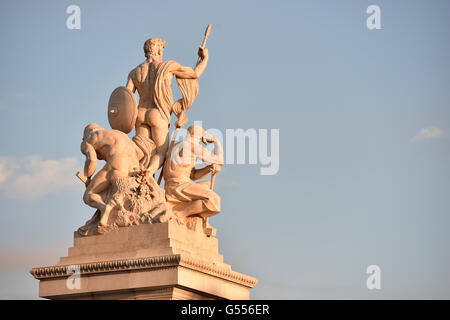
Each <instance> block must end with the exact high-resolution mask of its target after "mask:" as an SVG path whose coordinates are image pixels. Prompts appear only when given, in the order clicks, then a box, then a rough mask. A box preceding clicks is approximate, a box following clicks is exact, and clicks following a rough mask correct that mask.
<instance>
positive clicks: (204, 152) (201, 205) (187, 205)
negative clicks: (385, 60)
mask: <svg viewBox="0 0 450 320" xmlns="http://www.w3.org/2000/svg"><path fill="white" fill-rule="evenodd" d="M213 142H214V153H212V152H210V151H209V150H208V149H206V148H205V147H204V146H202V143H203V144H207V143H213ZM197 159H200V160H202V161H203V162H209V163H211V164H210V165H208V166H206V167H204V168H202V169H196V168H195V162H196V160H197ZM223 164H224V161H223V149H222V146H221V145H220V143H219V141H218V140H217V139H216V138H215V137H214V136H212V135H210V134H208V133H206V132H205V130H204V129H203V128H202V127H199V126H190V127H189V128H188V135H187V137H186V138H185V139H184V140H182V141H180V142H178V143H176V144H175V145H173V146H172V147H171V148H170V149H169V152H168V154H167V159H166V163H165V165H164V169H163V175H164V181H165V189H166V200H167V202H168V203H169V204H170V205H171V206H172V210H173V212H174V213H175V214H176V215H177V216H179V217H182V218H187V217H191V216H199V217H201V218H203V219H205V218H208V217H210V216H213V215H215V214H217V213H219V212H220V197H219V196H218V195H217V194H216V193H215V192H214V191H212V190H211V186H212V185H211V184H210V182H209V181H207V180H205V181H200V182H194V181H192V180H200V179H202V178H204V177H205V176H207V175H208V174H209V173H211V175H213V176H214V175H215V174H216V173H217V172H220V170H221V166H222V165H223Z"/></svg>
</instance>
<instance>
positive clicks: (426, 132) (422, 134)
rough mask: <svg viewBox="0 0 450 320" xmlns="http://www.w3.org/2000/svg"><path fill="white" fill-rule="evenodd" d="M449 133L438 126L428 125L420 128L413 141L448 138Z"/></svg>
mask: <svg viewBox="0 0 450 320" xmlns="http://www.w3.org/2000/svg"><path fill="white" fill-rule="evenodd" d="M446 137H447V134H446V133H445V132H444V130H442V129H440V128H438V127H426V128H422V129H420V131H419V133H418V134H417V135H416V136H415V137H413V138H412V141H422V140H436V139H441V138H446Z"/></svg>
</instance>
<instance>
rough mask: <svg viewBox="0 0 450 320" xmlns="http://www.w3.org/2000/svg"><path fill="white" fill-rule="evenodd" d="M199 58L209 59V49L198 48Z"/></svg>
mask: <svg viewBox="0 0 450 320" xmlns="http://www.w3.org/2000/svg"><path fill="white" fill-rule="evenodd" d="M198 56H199V57H200V58H201V59H203V60H204V59H206V58H208V49H206V48H203V47H198Z"/></svg>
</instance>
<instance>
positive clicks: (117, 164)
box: [88, 130, 139, 176]
mask: <svg viewBox="0 0 450 320" xmlns="http://www.w3.org/2000/svg"><path fill="white" fill-rule="evenodd" d="M95 136H96V137H95ZM92 140H93V141H92V146H93V147H94V149H95V151H96V152H97V155H98V158H99V159H103V160H105V161H106V165H105V169H106V170H108V171H111V174H112V175H113V176H115V175H119V176H127V175H128V173H129V172H132V171H135V170H138V169H139V156H138V151H139V150H137V146H136V145H135V144H134V143H133V142H132V141H131V140H130V138H129V137H128V136H127V135H126V134H125V133H123V132H120V131H118V130H101V131H97V132H96V133H95V134H94V137H93V139H92ZM88 142H89V141H88Z"/></svg>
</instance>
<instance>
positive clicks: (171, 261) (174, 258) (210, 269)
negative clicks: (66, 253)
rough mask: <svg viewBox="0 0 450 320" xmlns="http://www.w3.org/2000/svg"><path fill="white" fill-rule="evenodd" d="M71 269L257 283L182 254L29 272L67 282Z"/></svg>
mask: <svg viewBox="0 0 450 320" xmlns="http://www.w3.org/2000/svg"><path fill="white" fill-rule="evenodd" d="M72 266H76V267H77V270H79V272H80V275H81V276H82V275H93V274H101V273H109V272H124V271H134V270H135V271H139V270H148V269H160V268H175V267H178V266H181V267H184V268H188V269H191V270H195V271H198V272H203V273H206V274H209V275H212V276H215V277H218V278H222V279H226V280H229V281H232V282H237V283H239V284H242V285H245V286H247V287H250V288H252V287H254V286H255V285H256V284H257V283H258V280H257V279H255V278H253V277H250V276H247V275H245V274H242V273H239V272H236V271H232V270H230V269H228V268H224V267H220V266H217V265H212V264H209V263H206V262H204V261H201V260H198V259H194V258H191V257H186V256H184V255H180V254H173V255H167V256H159V257H149V258H137V259H122V260H112V261H101V262H92V263H81V264H71V265H61V266H59V265H56V266H49V267H39V268H33V269H31V270H30V273H31V275H32V276H33V277H35V278H36V279H38V280H45V279H54V278H66V277H68V276H70V275H71V274H73V271H71V270H73V269H71V267H72Z"/></svg>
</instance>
